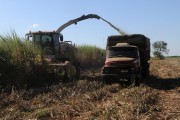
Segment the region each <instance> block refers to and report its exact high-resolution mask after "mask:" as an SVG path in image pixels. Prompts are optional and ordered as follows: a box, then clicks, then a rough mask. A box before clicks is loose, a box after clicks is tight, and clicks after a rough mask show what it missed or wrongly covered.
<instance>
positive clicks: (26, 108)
mask: <svg viewBox="0 0 180 120" xmlns="http://www.w3.org/2000/svg"><path fill="white" fill-rule="evenodd" d="M179 63H180V58H167V59H165V60H156V59H152V60H151V65H150V72H151V76H150V78H148V79H144V80H143V81H142V82H141V85H140V86H129V85H127V84H124V83H119V82H116V83H110V84H104V83H102V82H101V77H100V71H101V69H99V70H88V71H83V72H82V76H81V80H79V81H76V82H73V83H68V84H64V83H59V84H56V85H52V86H47V87H45V88H36V89H30V90H20V91H19V90H15V89H13V88H12V91H11V92H10V93H6V92H3V91H2V92H1V94H0V99H1V101H0V109H1V111H0V119H8V120H11V119H12V120H14V119H38V120H39V119H41V120H44V119H47V120H49V119H50V120H51V119H62V120H79V119H81V120H180V104H179V103H180V64H179Z"/></svg>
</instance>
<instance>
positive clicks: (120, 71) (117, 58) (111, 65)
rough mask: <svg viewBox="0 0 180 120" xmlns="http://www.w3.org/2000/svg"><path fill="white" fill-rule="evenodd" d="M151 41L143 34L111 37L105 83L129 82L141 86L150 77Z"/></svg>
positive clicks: (102, 74)
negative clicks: (140, 83)
mask: <svg viewBox="0 0 180 120" xmlns="http://www.w3.org/2000/svg"><path fill="white" fill-rule="evenodd" d="M149 60H150V39H149V38H147V37H146V36H144V35H141V34H132V35H117V36H109V37H108V39H107V45H106V60H105V65H104V67H103V68H102V73H101V77H102V79H103V81H105V82H108V81H111V80H119V81H129V82H131V83H134V84H135V85H139V82H140V81H141V79H142V78H145V77H148V76H149Z"/></svg>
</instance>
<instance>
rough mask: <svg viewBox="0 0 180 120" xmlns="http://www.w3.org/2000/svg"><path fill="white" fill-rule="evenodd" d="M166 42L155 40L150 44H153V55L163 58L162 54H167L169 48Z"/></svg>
mask: <svg viewBox="0 0 180 120" xmlns="http://www.w3.org/2000/svg"><path fill="white" fill-rule="evenodd" d="M167 45H168V44H167V43H166V42H164V41H157V42H154V43H153V44H152V46H153V49H154V51H153V55H154V56H155V57H158V58H160V59H164V54H168V53H169V50H168V49H167Z"/></svg>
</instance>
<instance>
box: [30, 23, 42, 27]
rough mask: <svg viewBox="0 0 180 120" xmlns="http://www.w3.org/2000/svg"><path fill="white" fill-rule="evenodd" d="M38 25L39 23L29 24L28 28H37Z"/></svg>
mask: <svg viewBox="0 0 180 120" xmlns="http://www.w3.org/2000/svg"><path fill="white" fill-rule="evenodd" d="M39 26H40V25H39V24H33V25H31V26H30V28H37V27H39Z"/></svg>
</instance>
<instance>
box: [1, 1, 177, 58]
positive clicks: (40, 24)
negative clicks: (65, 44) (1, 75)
mask: <svg viewBox="0 0 180 120" xmlns="http://www.w3.org/2000/svg"><path fill="white" fill-rule="evenodd" d="M87 14H97V15H99V16H101V17H103V18H105V19H106V20H108V21H110V22H111V23H113V24H114V25H115V26H117V27H119V28H120V29H121V30H123V31H124V32H126V33H128V34H144V35H145V36H147V37H148V38H150V39H151V44H152V43H154V42H156V41H165V42H167V43H168V49H169V50H170V52H169V56H174V55H178V56H180V0H0V34H6V33H8V32H10V31H12V30H15V31H16V33H17V34H18V35H19V36H21V37H25V34H26V33H28V32H29V31H30V30H31V31H39V30H42V31H53V30H56V29H57V28H58V27H59V26H61V25H62V24H64V23H66V22H68V21H69V20H71V19H75V18H77V17H80V16H82V15H87ZM62 34H63V35H64V40H71V41H72V42H73V43H75V44H77V45H83V44H86V45H96V46H98V47H101V48H104V49H105V46H106V40H107V37H108V36H110V35H118V34H119V33H118V32H117V31H116V30H114V29H113V28H111V27H110V26H109V25H108V24H106V23H105V22H103V21H101V20H97V19H88V20H85V21H82V22H79V23H78V24H77V25H71V26H69V27H67V28H65V29H64V30H63V31H62ZM152 50H153V49H152Z"/></svg>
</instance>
